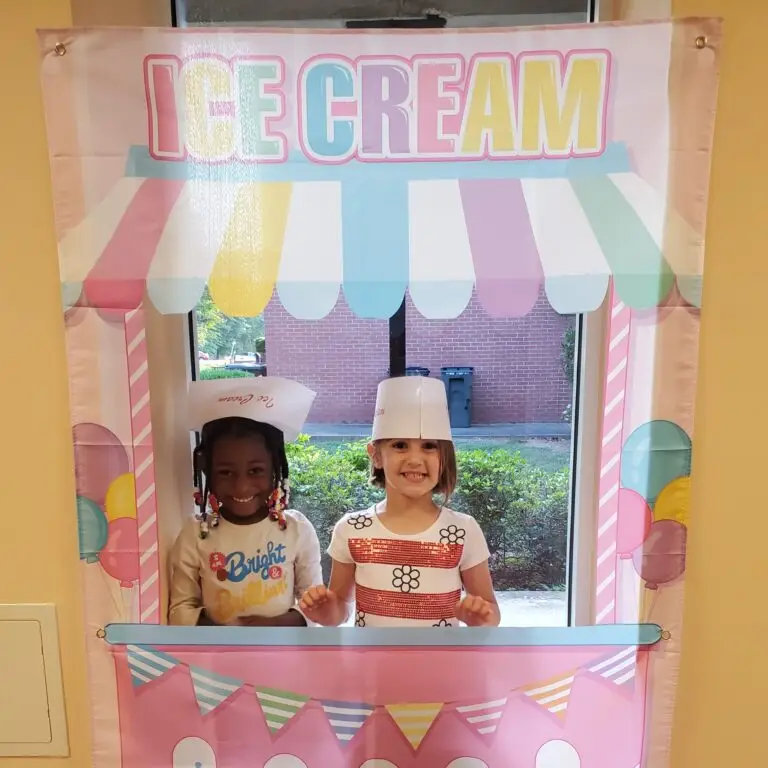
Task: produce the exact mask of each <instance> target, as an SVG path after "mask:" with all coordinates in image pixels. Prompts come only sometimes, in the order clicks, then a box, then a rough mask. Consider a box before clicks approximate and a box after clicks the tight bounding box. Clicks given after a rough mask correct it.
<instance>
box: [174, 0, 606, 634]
mask: <svg viewBox="0 0 768 768" xmlns="http://www.w3.org/2000/svg"><path fill="white" fill-rule="evenodd" d="M338 5H339V8H334V6H333V5H331V6H328V5H323V6H322V8H321V7H320V6H319V5H318V4H317V3H315V2H312V0H295V1H293V2H288V3H283V4H280V5H279V6H276V7H270V8H268V9H267V8H263V9H262V8H261V7H260V6H259V7H256V6H253V5H252V4H249V3H245V2H242V3H238V2H235V3H229V4H226V5H225V6H221V5H220V4H218V3H213V2H210V0H188V1H187V2H186V4H185V7H184V8H183V9H180V10H179V15H178V24H179V25H180V26H197V25H205V24H211V23H215V24H219V25H220V24H231V25H238V26H249V25H254V26H270V25H275V26H283V27H285V26H301V27H331V28H332V27H336V28H340V27H343V26H345V25H346V26H354V27H358V28H359V27H371V26H375V27H382V26H420V27H423V26H438V27H442V26H446V27H470V26H471V27H478V26H489V27H490V26H522V25H526V24H552V23H574V22H577V23H578V22H587V21H588V20H589V18H590V15H589V11H588V9H587V8H586V4H585V3H584V2H570V3H569V2H562V3H558V4H557V6H558V7H557V12H556V13H553V14H542V13H541V12H540V5H539V4H534V3H531V2H525V1H521V2H510V3H509V4H508V5H509V9H508V10H509V12H508V13H505V14H504V15H491V14H486V13H484V5H485V3H483V2H480V3H468V2H466V0H454V2H451V3H449V5H451V9H450V10H451V13H450V15H447V16H446V18H441V17H439V16H434V15H433V16H427V17H422V18H420V19H418V20H416V21H414V20H413V19H411V20H405V19H400V20H397V22H392V20H391V19H392V18H393V14H394V13H395V9H389V13H388V10H387V8H386V7H385V6H386V5H387V4H386V3H377V4H375V7H374V6H373V5H372V6H371V7H370V8H367V7H363V8H361V7H359V6H358V8H357V9H356V10H355V11H351V10H348V9H346V8H342V6H345V3H344V2H343V0H339V2H338ZM393 5H394V4H393ZM454 6H455V7H454ZM493 7H494V10H496V9H497V8H498V4H496V3H494V4H493ZM505 10H506V9H505ZM470 11H471V15H470V13H469V12H470ZM350 14H353V16H354V18H352V19H350V18H349V17H350ZM344 17H347V20H346V21H344V20H343V18H344ZM505 290H506V291H507V293H509V292H513V293H514V291H515V290H516V288H515V285H514V283H513V282H510V284H509V285H508V286H503V287H502V288H499V287H498V286H497V287H496V288H495V289H494V288H493V287H492V288H490V289H488V290H486V291H485V295H483V291H478V290H475V291H474V292H473V293H472V295H471V297H468V301H467V303H466V306H465V307H464V309H463V311H461V312H460V314H459V315H458V316H457V317H455V318H454V319H448V320H432V319H427V317H426V316H425V314H426V315H428V314H429V312H426V313H425V312H424V311H423V310H424V307H423V306H419V302H418V301H417V300H414V297H413V296H412V295H410V294H409V295H407V296H406V300H405V301H404V303H403V305H402V307H401V308H400V310H398V311H397V312H396V313H395V314H394V315H393V316H392V318H390V319H389V320H388V321H387V320H367V319H363V318H360V317H358V316H357V315H356V314H355V313H354V312H352V311H351V309H350V308H349V306H348V305H347V303H346V301H345V299H344V295H343V292H340V294H339V300H338V302H337V304H336V306H335V307H334V308H333V310H332V311H331V312H330V313H329V314H328V315H327V316H326V317H324V318H323V319H320V320H299V319H296V318H295V317H293V316H291V315H290V314H289V313H288V312H287V311H286V310H285V309H284V308H283V306H282V304H281V303H280V300H279V297H277V296H275V297H273V299H272V300H271V301H270V303H269V304H268V305H267V307H266V308H265V310H264V312H263V314H262V315H261V316H259V317H258V318H252V319H245V318H229V317H227V316H225V315H224V314H223V313H222V312H221V311H220V310H218V308H217V307H216V306H215V305H214V304H213V303H212V301H211V300H210V297H209V296H208V295H207V294H206V296H204V298H203V300H202V301H201V302H200V304H199V306H198V307H197V310H196V311H195V313H193V316H192V317H191V319H190V331H191V338H192V349H193V351H194V353H193V358H194V360H193V363H194V365H193V376H194V378H200V379H206V378H221V377H226V378H229V377H236V376H250V375H262V374H269V375H279V376H285V377H289V378H293V379H296V380H298V381H300V382H302V383H303V384H305V385H306V386H308V387H310V388H312V389H313V390H315V391H316V392H317V399H316V401H315V404H314V406H313V410H312V412H311V414H310V418H309V421H308V423H307V425H306V429H305V431H306V436H305V437H303V438H302V439H301V440H300V441H299V442H298V443H297V444H294V445H293V446H291V448H290V452H291V461H292V465H293V466H292V476H293V478H294V487H295V488H296V491H295V493H294V500H293V503H294V505H295V506H296V507H297V508H298V509H301V510H302V511H303V512H305V513H306V514H308V515H309V516H310V517H311V518H312V521H313V523H314V524H315V527H316V528H317V530H318V534H319V536H320V539H321V545H322V546H323V547H324V548H325V547H326V546H327V543H328V539H329V535H330V531H331V529H332V527H333V524H334V523H335V522H336V520H338V519H339V517H340V516H341V515H342V514H343V513H345V512H347V511H350V510H352V509H360V508H364V507H366V506H368V505H369V504H370V503H372V502H373V501H375V500H377V499H378V498H379V495H380V493H379V492H378V491H376V490H374V489H372V488H370V487H369V486H368V485H367V484H366V479H367V456H366V454H365V442H366V438H367V437H368V436H369V434H370V425H371V421H372V416H373V407H374V401H375V393H376V386H377V384H378V382H379V381H380V380H381V379H383V378H385V377H387V376H388V375H402V374H406V375H430V376H434V377H439V378H442V379H443V380H444V381H445V384H446V387H447V393H448V396H449V401H450V403H451V409H452V425H453V429H454V439H455V443H456V447H457V452H458V458H459V464H460V472H459V486H458V488H457V492H456V494H455V496H454V498H453V499H452V500H451V505H452V506H453V507H455V508H456V509H458V510H459V511H464V512H468V513H470V514H472V515H473V516H474V517H475V518H476V519H477V520H478V521H479V522H480V525H481V527H482V528H483V530H484V533H485V535H486V538H487V541H488V544H489V548H490V550H491V570H492V574H493V578H494V584H495V587H496V591H497V596H498V600H499V604H500V606H501V609H502V626H564V625H567V624H568V623H585V622H589V621H591V608H590V598H589V593H590V591H591V579H592V577H591V567H592V566H591V560H589V557H590V553H591V550H592V547H591V537H592V536H593V534H594V527H593V526H592V524H591V523H590V522H589V521H587V520H586V519H579V517H580V512H579V514H574V510H579V511H580V510H581V509H582V508H584V509H585V510H588V509H590V508H591V507H590V506H589V505H590V504H591V503H592V498H591V497H590V494H592V493H593V490H592V483H591V482H581V483H580V482H578V481H577V478H578V477H579V476H580V475H579V473H580V472H582V471H583V476H584V477H591V474H592V473H591V469H592V468H593V466H594V461H595V460H596V446H597V442H596V441H597V430H598V428H599V424H597V417H596V414H597V407H598V401H599V397H597V396H596V395H595V394H594V392H596V391H599V387H600V381H599V374H598V373H597V368H596V367H595V366H594V365H593V363H594V362H595V361H598V360H599V353H600V341H599V339H598V336H597V334H596V333H595V332H594V331H593V330H592V331H591V333H590V332H588V330H589V329H592V328H593V326H595V323H596V322H597V321H596V320H595V319H592V320H590V319H588V318H581V317H574V316H562V315H558V314H557V313H556V312H555V311H554V310H553V309H552V308H551V307H550V306H549V303H548V302H547V300H546V297H545V296H544V294H543V291H541V290H540V291H539V292H538V293H535V294H534V295H533V297H528V299H527V300H528V302H529V306H528V307H527V308H526V309H525V311H521V312H519V313H518V314H519V315H520V316H518V317H511V318H510V317H497V316H496V315H497V314H502V313H501V312H499V309H498V307H499V304H500V303H502V304H503V303H504V302H505V301H508V300H509V296H507V297H504V295H503V293H504V291H505ZM504 313H506V311H505V312H504ZM590 344H591V347H589V346H588V345H590ZM595 353H597V354H595ZM585 359H586V360H589V361H590V362H589V365H586V364H585V363H584V362H583V361H584V360H585ZM593 368H594V370H593ZM585 419H586V421H588V422H589V426H588V427H586V428H585V429H584V430H583V431H582V430H581V428H580V424H581V423H582V421H584V420H585ZM593 422H594V423H593ZM590 441H592V442H590ZM583 462H586V465H585V466H582V463H583ZM330 478H332V481H331V482H329V479H330ZM585 514H586V513H585ZM325 565H326V575H327V566H328V563H326V564H325Z"/></svg>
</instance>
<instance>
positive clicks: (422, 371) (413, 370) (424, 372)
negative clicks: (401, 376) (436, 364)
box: [405, 365, 429, 376]
mask: <svg viewBox="0 0 768 768" xmlns="http://www.w3.org/2000/svg"><path fill="white" fill-rule="evenodd" d="M405 375H406V376H429V368H424V367H422V366H420V365H409V366H408V367H407V368H406V369H405Z"/></svg>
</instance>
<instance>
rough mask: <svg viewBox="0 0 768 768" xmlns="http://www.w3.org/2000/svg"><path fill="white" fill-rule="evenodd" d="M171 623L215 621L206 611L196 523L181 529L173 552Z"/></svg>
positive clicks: (185, 623)
mask: <svg viewBox="0 0 768 768" xmlns="http://www.w3.org/2000/svg"><path fill="white" fill-rule="evenodd" d="M170 592H171V594H170V606H169V609H168V622H169V623H170V624H175V625H180V626H186V627H195V626H198V625H206V624H208V625H210V624H213V622H212V621H211V620H210V619H209V618H208V616H207V614H206V613H205V611H204V610H203V591H202V588H201V587H200V555H199V553H198V550H197V522H196V521H194V520H193V521H190V522H189V523H187V524H186V525H185V526H184V527H183V528H182V530H181V533H180V534H179V536H178V538H177V539H176V543H175V544H174V545H173V550H172V551H171V590H170Z"/></svg>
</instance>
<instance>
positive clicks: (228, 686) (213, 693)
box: [189, 667, 243, 715]
mask: <svg viewBox="0 0 768 768" xmlns="http://www.w3.org/2000/svg"><path fill="white" fill-rule="evenodd" d="M189 674H190V677H191V678H192V686H193V688H194V689H195V699H197V706H198V707H200V714H202V715H207V714H209V713H210V712H213V711H214V710H215V709H217V708H218V707H220V706H221V705H222V704H223V703H224V702H225V701H226V700H227V699H228V698H229V697H230V696H232V694H234V693H237V692H238V691H239V690H240V689H241V688H242V687H243V681H242V680H235V679H234V678H233V677H224V676H223V675H217V674H215V673H213V672H209V671H208V670H207V669H200V667H190V668H189Z"/></svg>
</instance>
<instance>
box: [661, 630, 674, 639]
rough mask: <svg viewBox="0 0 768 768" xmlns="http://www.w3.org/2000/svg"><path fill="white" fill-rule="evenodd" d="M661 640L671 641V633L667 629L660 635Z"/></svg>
mask: <svg viewBox="0 0 768 768" xmlns="http://www.w3.org/2000/svg"><path fill="white" fill-rule="evenodd" d="M661 639H662V640H671V639H672V633H671V632H670V631H669V630H668V629H665V630H664V631H663V632H662V633H661Z"/></svg>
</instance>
